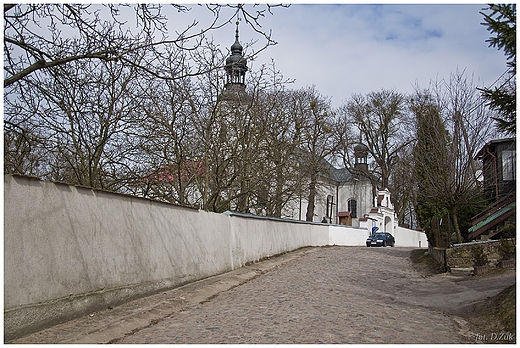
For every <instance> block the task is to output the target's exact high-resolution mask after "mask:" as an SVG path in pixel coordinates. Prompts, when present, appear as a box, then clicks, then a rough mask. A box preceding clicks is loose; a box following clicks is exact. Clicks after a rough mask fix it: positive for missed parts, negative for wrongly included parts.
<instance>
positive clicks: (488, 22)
mask: <svg viewBox="0 0 520 348" xmlns="http://www.w3.org/2000/svg"><path fill="white" fill-rule="evenodd" d="M485 10H489V11H491V13H489V14H486V13H483V12H480V14H482V15H483V16H484V21H485V23H482V24H483V25H485V26H487V30H488V31H489V32H490V33H491V34H492V36H491V37H490V38H489V39H488V40H486V42H489V47H496V48H497V49H499V50H504V53H505V55H506V59H507V66H508V67H509V76H508V77H507V79H506V80H505V81H504V82H503V83H502V84H501V85H500V86H499V87H495V88H483V89H481V91H482V94H483V96H484V97H485V98H486V99H487V100H488V101H489V103H488V105H489V106H490V107H491V108H493V109H495V110H497V111H498V112H499V114H500V117H494V118H493V119H494V120H495V121H496V122H497V128H498V129H499V130H500V131H502V132H505V133H508V134H515V133H516V4H491V5H489V7H488V8H486V9H485Z"/></svg>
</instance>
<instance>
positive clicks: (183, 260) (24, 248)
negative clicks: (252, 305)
mask: <svg viewBox="0 0 520 348" xmlns="http://www.w3.org/2000/svg"><path fill="white" fill-rule="evenodd" d="M4 200H5V204H4V306H5V308H10V307H13V306H20V305H26V304H31V303H37V302H43V301H48V300H50V299H55V298H60V297H64V296H69V295H71V294H81V293H88V292H91V291H95V290H99V289H107V288H115V287H119V286H127V285H131V284H140V283H146V282H158V281H163V282H165V283H170V284H172V285H175V284H181V283H185V282H188V281H193V280H197V279H201V278H203V277H207V276H210V275H214V274H218V273H221V272H224V271H226V270H229V269H231V267H232V262H233V260H232V258H231V256H230V255H231V248H232V240H231V237H232V236H231V233H230V228H229V219H228V218H227V217H225V216H222V215H219V214H210V213H206V212H203V211H198V210H195V209H189V208H182V207H177V206H172V205H169V204H163V203H159V202H153V201H150V200H145V199H139V198H133V197H128V196H122V195H115V194H111V193H105V192H101V191H93V190H90V189H87V188H80V187H72V186H68V185H63V184H54V183H48V182H40V181H37V180H34V179H28V178H25V177H11V176H4Z"/></svg>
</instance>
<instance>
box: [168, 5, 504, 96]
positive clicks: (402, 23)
mask: <svg viewBox="0 0 520 348" xmlns="http://www.w3.org/2000/svg"><path fill="white" fill-rule="evenodd" d="M246 6H248V8H249V9H252V5H246ZM483 7H485V5H465V4H463V5H445V4H443V5H437V4H433V5H350V4H347V5H303V4H299V5H292V6H291V7H289V8H288V9H282V8H274V9H273V15H270V14H267V15H266V16H265V17H264V18H260V21H259V22H260V24H261V25H262V28H261V29H262V30H264V31H269V30H272V34H273V38H274V40H276V41H277V42H278V45H276V46H273V47H269V48H268V49H267V50H265V51H263V52H261V53H260V54H259V56H258V57H257V58H256V59H255V61H251V62H250V63H249V68H250V69H252V70H255V69H259V68H260V65H261V64H262V63H270V61H271V59H274V60H275V63H276V67H277V69H279V70H280V71H281V73H282V74H283V75H284V76H285V77H287V78H294V79H296V83H295V85H294V86H293V88H300V87H305V86H310V85H316V88H317V89H318V91H320V92H321V94H323V95H324V96H328V97H332V98H333V104H334V105H336V106H337V105H339V104H340V103H341V102H342V101H343V100H344V99H346V98H349V97H350V96H351V95H352V94H354V93H356V94H357V93H361V94H366V93H369V92H372V91H377V90H380V89H382V88H385V89H391V88H393V89H396V90H398V91H400V92H403V93H409V92H412V91H413V85H414V84H415V83H416V82H418V83H419V84H420V86H422V87H427V85H428V83H429V81H430V80H435V79H437V78H443V77H446V78H447V77H449V75H450V73H452V72H455V71H456V70H457V69H458V70H463V69H466V71H467V73H468V74H473V73H474V74H475V77H476V78H477V79H480V80H481V82H483V83H485V84H491V83H492V82H494V81H495V79H496V78H497V77H499V76H500V75H501V74H502V73H503V72H504V71H505V69H506V65H505V57H504V55H503V53H502V52H500V51H498V50H496V49H494V48H488V44H487V43H486V42H485V40H486V39H487V38H488V37H489V33H488V32H487V31H486V28H485V27H484V26H482V25H481V24H480V23H481V22H482V21H483V19H482V15H481V14H479V11H481V10H482V8H483ZM230 12H231V11H228V13H230ZM181 17H182V18H181ZM194 18H196V19H197V20H199V21H200V22H201V23H204V22H208V21H209V17H208V13H207V11H204V10H202V9H200V8H196V9H195V10H194V11H191V13H190V14H189V15H186V14H181V15H175V16H172V18H171V19H170V20H171V21H172V23H173V25H174V26H175V27H176V28H177V29H178V28H180V27H181V26H180V25H181V23H182V24H185V23H188V22H189V21H191V20H193V19H194ZM188 19H189V20H188ZM181 20H182V21H181ZM234 30H235V28H234V25H227V26H225V27H223V28H222V29H219V30H217V31H214V32H213V35H214V39H215V42H216V43H219V44H220V45H221V48H222V49H223V50H226V49H228V48H229V47H230V46H231V44H232V43H233V42H234V34H235V32H234ZM240 40H241V42H242V44H244V45H245V44H246V43H247V42H249V41H251V40H259V42H258V43H256V44H255V45H253V49H256V50H258V49H259V48H260V47H262V46H263V45H264V44H265V40H263V39H262V38H261V37H259V35H258V34H257V33H254V31H253V30H251V29H250V28H248V26H247V25H245V23H244V21H243V19H242V21H241V24H240Z"/></svg>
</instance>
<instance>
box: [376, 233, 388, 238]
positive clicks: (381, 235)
mask: <svg viewBox="0 0 520 348" xmlns="http://www.w3.org/2000/svg"><path fill="white" fill-rule="evenodd" d="M374 238H386V235H385V234H384V233H378V234H376V235H374Z"/></svg>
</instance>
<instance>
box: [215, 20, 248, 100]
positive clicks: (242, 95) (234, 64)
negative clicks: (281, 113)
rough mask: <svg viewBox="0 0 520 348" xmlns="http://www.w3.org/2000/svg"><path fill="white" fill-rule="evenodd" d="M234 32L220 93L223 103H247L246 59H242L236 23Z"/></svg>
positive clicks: (241, 48)
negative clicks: (224, 81) (223, 84)
mask: <svg viewBox="0 0 520 348" xmlns="http://www.w3.org/2000/svg"><path fill="white" fill-rule="evenodd" d="M236 25H237V29H236V31H235V43H233V45H231V55H230V56H229V57H228V58H227V59H226V65H225V67H224V69H225V70H226V85H225V86H224V91H223V93H222V96H221V98H222V100H223V101H239V102H240V104H243V103H247V102H248V101H249V97H248V96H247V94H246V72H247V70H248V68H247V59H246V58H244V54H243V47H242V45H241V44H240V41H239V40H238V21H237V22H236Z"/></svg>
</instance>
